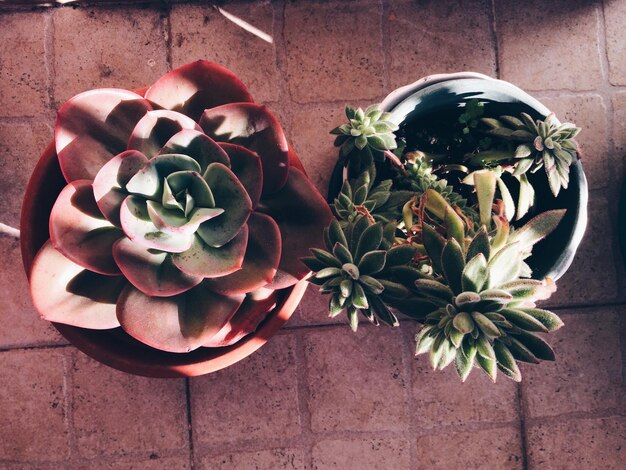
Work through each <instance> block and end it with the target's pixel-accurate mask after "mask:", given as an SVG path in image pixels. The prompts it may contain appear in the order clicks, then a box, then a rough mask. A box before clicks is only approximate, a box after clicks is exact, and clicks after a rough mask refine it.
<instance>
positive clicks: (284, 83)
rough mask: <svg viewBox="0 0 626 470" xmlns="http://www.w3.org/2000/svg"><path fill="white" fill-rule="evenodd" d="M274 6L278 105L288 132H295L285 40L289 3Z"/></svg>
mask: <svg viewBox="0 0 626 470" xmlns="http://www.w3.org/2000/svg"><path fill="white" fill-rule="evenodd" d="M270 6H271V8H272V36H273V38H274V43H273V46H274V60H275V61H276V70H277V71H278V77H279V79H278V106H277V108H279V109H281V111H282V112H283V114H284V118H285V119H286V121H287V122H285V123H284V127H286V129H287V132H288V134H290V135H292V134H293V129H292V121H293V109H294V108H295V106H294V102H293V100H292V98H291V91H290V90H289V83H288V75H287V74H288V72H289V65H288V62H287V44H286V40H285V24H286V21H285V15H286V12H287V4H286V2H285V1H284V0H279V1H274V2H271V4H270Z"/></svg>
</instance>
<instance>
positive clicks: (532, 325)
mask: <svg viewBox="0 0 626 470" xmlns="http://www.w3.org/2000/svg"><path fill="white" fill-rule="evenodd" d="M500 313H501V314H502V315H504V316H505V317H506V319H507V320H508V321H510V322H511V323H513V324H514V325H517V326H519V327H520V328H522V329H524V330H526V331H538V332H542V333H547V332H548V329H547V328H546V327H545V326H544V325H543V323H541V322H540V321H539V320H537V319H536V318H534V317H533V316H532V315H529V314H527V313H524V312H522V311H521V310H516V309H512V308H503V309H502V310H500Z"/></svg>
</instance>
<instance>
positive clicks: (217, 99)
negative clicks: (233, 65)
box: [145, 60, 254, 121]
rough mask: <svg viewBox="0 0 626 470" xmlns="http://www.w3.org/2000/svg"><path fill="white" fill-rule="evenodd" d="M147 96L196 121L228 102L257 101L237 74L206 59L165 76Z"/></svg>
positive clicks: (149, 90)
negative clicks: (204, 113)
mask: <svg viewBox="0 0 626 470" xmlns="http://www.w3.org/2000/svg"><path fill="white" fill-rule="evenodd" d="M145 96H146V98H147V99H149V100H150V101H152V102H154V103H157V104H158V105H159V106H161V107H163V108H165V109H172V110H174V111H178V112H181V113H183V114H186V115H187V116H189V117H191V118H192V119H193V120H195V121H197V120H198V119H200V116H201V115H202V113H203V112H204V110H205V109H209V108H213V107H215V106H220V105H222V104H225V103H237V102H245V101H250V102H252V101H254V100H253V99H252V96H251V95H250V94H249V93H248V90H247V89H246V86H245V85H244V84H243V82H242V81H241V80H239V78H238V77H237V76H236V75H235V74H234V73H232V72H231V71H230V70H228V69H226V68H224V67H222V66H221V65H218V64H215V63H213V62H208V61H205V60H198V61H196V62H192V63H191V64H187V65H184V66H182V67H179V68H177V69H176V70H173V71H171V72H170V73H168V74H166V75H164V76H162V77H161V78H160V79H159V80H157V82H156V83H155V84H154V85H152V86H151V87H150V88H149V89H148V91H147V92H146V95H145Z"/></svg>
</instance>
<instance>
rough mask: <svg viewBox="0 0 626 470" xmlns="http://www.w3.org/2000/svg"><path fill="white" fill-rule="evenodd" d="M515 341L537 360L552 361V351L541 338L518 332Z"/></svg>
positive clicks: (553, 355)
mask: <svg viewBox="0 0 626 470" xmlns="http://www.w3.org/2000/svg"><path fill="white" fill-rule="evenodd" d="M516 339H517V340H518V341H519V342H520V343H522V344H523V345H524V346H526V348H528V350H529V351H531V352H532V353H533V354H534V355H535V357H536V358H537V359H541V360H544V361H554V359H555V354H554V350H553V349H552V348H551V347H550V345H549V344H548V343H546V342H545V341H544V340H543V339H542V338H540V337H539V336H537V335H536V334H533V333H528V332H525V331H520V332H519V333H518V334H517V335H516Z"/></svg>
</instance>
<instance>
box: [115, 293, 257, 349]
mask: <svg viewBox="0 0 626 470" xmlns="http://www.w3.org/2000/svg"><path fill="white" fill-rule="evenodd" d="M244 297H245V296H244V295H239V296H232V297H225V296H222V295H219V294H216V293H215V292H212V291H210V290H209V289H207V288H206V287H205V286H204V285H203V284H200V285H198V286H196V287H194V288H193V289H191V290H189V291H187V292H185V293H183V294H180V295H177V296H173V297H149V296H147V295H145V294H144V293H143V292H141V291H140V290H137V289H135V288H134V287H133V286H130V285H129V286H128V287H127V288H126V289H124V291H123V292H122V295H121V296H120V299H119V301H118V308H117V317H118V319H119V322H120V325H121V326H122V328H123V329H124V331H126V333H128V334H129V335H130V336H132V337H133V338H135V339H137V340H139V341H141V342H142V343H144V344H147V345H148V346H152V347H154V348H157V349H161V350H163V351H169V352H175V353H184V352H189V351H193V350H194V349H197V348H198V347H200V346H202V345H203V344H205V343H207V342H208V341H210V339H211V338H212V337H213V336H215V335H216V334H217V333H218V332H219V331H220V330H221V329H222V328H223V327H224V325H225V324H226V322H228V320H230V319H231V318H232V316H233V315H234V314H235V312H237V309H238V308H239V307H240V305H241V304H242V302H243V300H244Z"/></svg>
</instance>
